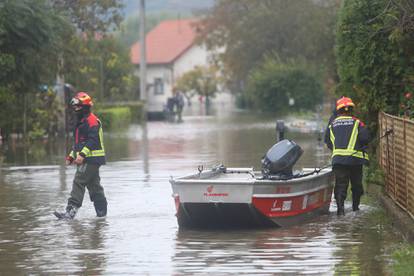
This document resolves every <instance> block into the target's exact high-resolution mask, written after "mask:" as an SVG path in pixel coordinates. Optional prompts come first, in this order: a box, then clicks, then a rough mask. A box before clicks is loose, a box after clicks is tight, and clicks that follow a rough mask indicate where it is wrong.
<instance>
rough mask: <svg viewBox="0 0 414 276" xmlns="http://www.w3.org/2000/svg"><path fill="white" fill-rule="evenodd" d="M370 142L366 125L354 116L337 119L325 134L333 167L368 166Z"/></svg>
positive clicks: (330, 124)
mask: <svg viewBox="0 0 414 276" xmlns="http://www.w3.org/2000/svg"><path fill="white" fill-rule="evenodd" d="M368 142H369V133H368V130H367V129H366V128H365V125H364V124H363V123H362V122H361V121H360V120H359V119H357V118H355V117H352V116H338V117H336V118H335V119H333V120H332V121H331V122H330V123H329V124H328V127H327V129H326V132H325V143H326V145H327V146H328V148H329V149H331V150H332V165H335V164H341V165H362V164H366V163H367V162H368V154H367V153H366V152H365V150H366V147H367V145H368Z"/></svg>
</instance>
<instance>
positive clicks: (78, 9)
mask: <svg viewBox="0 0 414 276" xmlns="http://www.w3.org/2000/svg"><path fill="white" fill-rule="evenodd" d="M51 3H52V5H53V8H54V10H56V11H57V12H59V13H60V14H64V15H66V16H67V17H68V18H69V21H70V22H71V23H72V24H74V26H76V27H77V28H78V29H79V30H80V31H82V32H89V33H96V32H100V33H103V32H107V31H108V30H111V29H114V28H116V27H118V26H119V24H120V23H121V21H122V19H123V16H122V13H121V8H122V7H123V4H122V0H99V1H96V0H82V1H79V0H51Z"/></svg>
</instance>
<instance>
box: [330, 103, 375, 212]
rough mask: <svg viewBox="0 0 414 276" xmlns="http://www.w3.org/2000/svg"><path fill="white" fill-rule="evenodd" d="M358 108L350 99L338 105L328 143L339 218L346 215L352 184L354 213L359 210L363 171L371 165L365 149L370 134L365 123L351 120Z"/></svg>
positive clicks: (353, 118) (362, 191)
mask: <svg viewBox="0 0 414 276" xmlns="http://www.w3.org/2000/svg"><path fill="white" fill-rule="evenodd" d="M354 107H355V104H354V103H353V102H352V100H351V99H350V98H348V97H342V98H340V99H339V100H338V101H337V102H336V112H337V116H336V117H335V118H334V119H333V120H332V121H331V122H329V124H328V127H327V129H326V132H325V143H326V145H327V147H328V148H329V149H331V150H332V169H333V172H334V174H335V188H334V194H335V200H336V204H337V207H338V209H337V214H338V215H344V214H345V209H344V202H345V199H346V196H347V190H348V185H349V182H351V190H352V210H353V211H358V210H359V203H360V198H361V196H362V195H363V193H364V190H363V187H362V177H363V172H362V167H363V165H365V164H367V163H368V154H367V153H366V152H365V149H366V147H367V145H368V142H369V133H368V130H367V129H366V127H365V125H364V123H363V122H361V121H360V120H359V119H358V118H356V117H354V116H352V113H353V109H354Z"/></svg>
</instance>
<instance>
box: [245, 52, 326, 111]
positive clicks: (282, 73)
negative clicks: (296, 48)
mask: <svg viewBox="0 0 414 276" xmlns="http://www.w3.org/2000/svg"><path fill="white" fill-rule="evenodd" d="M304 68H305V66H303V65H300V63H298V62H290V63H283V62H281V61H280V59H279V58H275V57H267V58H266V60H265V61H264V62H263V64H261V65H260V66H258V67H257V68H255V69H254V70H253V71H252V72H251V74H250V77H249V80H248V85H247V95H248V100H249V102H250V103H251V104H252V105H253V107H255V108H257V109H261V110H264V111H268V112H279V113H283V112H286V111H288V108H289V101H290V99H293V100H294V106H295V109H302V110H312V109H313V108H314V107H315V105H317V104H318V103H320V102H321V101H322V97H323V93H322V85H321V82H320V81H319V79H318V78H317V77H315V76H314V75H313V74H312V73H310V72H309V71H307V70H305V69H304Z"/></svg>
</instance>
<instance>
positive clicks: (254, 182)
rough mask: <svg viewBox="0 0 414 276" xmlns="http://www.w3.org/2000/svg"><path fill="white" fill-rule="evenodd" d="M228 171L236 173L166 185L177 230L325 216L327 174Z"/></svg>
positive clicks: (290, 222)
mask: <svg viewBox="0 0 414 276" xmlns="http://www.w3.org/2000/svg"><path fill="white" fill-rule="evenodd" d="M227 172H239V174H238V175H233V174H232V176H231V177H229V176H224V175H220V173H219V172H218V173H217V172H216V174H214V172H211V171H209V172H206V174H205V175H202V174H199V175H198V176H196V175H191V176H187V177H183V178H179V179H173V180H171V181H170V182H171V184H172V187H173V196H174V199H175V203H176V210H177V214H176V216H177V221H178V225H179V226H180V227H184V228H226V227H231V228H233V227H237V228H240V227H242V228H250V227H275V226H279V227H285V226H290V225H294V224H299V223H301V222H304V221H308V220H309V219H312V218H314V217H316V216H320V215H321V214H326V213H328V212H329V206H330V202H331V197H332V189H333V175H332V172H331V170H324V171H322V172H320V173H318V174H315V175H310V176H306V177H303V178H297V179H291V180H263V179H260V178H259V177H257V174H254V173H253V171H252V170H251V171H250V172H248V169H243V170H242V169H233V170H232V169H228V170H227ZM243 173H244V174H243Z"/></svg>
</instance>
